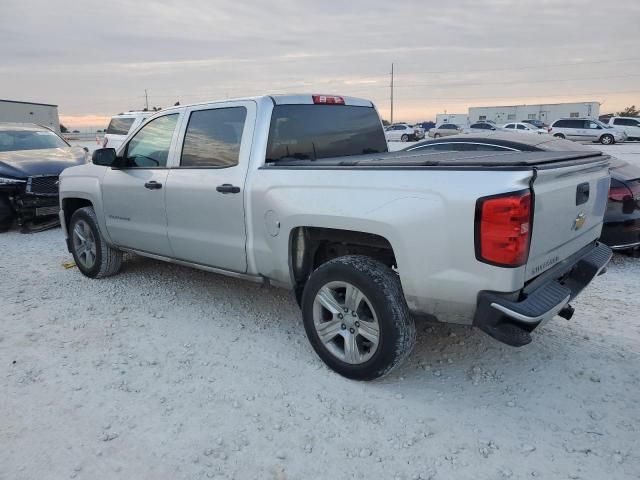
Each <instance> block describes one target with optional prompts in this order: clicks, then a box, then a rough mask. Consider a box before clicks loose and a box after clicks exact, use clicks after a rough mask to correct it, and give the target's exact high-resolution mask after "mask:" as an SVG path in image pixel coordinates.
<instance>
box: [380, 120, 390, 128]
mask: <svg viewBox="0 0 640 480" xmlns="http://www.w3.org/2000/svg"><path fill="white" fill-rule="evenodd" d="M382 125H384V126H385V127H386V126H387V125H391V124H390V123H389V121H388V120H385V119H382Z"/></svg>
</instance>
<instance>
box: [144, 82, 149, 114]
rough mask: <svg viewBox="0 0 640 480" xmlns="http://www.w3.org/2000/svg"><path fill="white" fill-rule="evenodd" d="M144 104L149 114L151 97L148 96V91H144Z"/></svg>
mask: <svg viewBox="0 0 640 480" xmlns="http://www.w3.org/2000/svg"><path fill="white" fill-rule="evenodd" d="M144 103H145V105H146V106H147V112H148V111H149V97H148V96H147V89H146V88H145V89H144Z"/></svg>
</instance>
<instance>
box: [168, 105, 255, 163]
mask: <svg viewBox="0 0 640 480" xmlns="http://www.w3.org/2000/svg"><path fill="white" fill-rule="evenodd" d="M246 117H247V109H246V108H244V107H230V108H215V109H211V110H198V111H195V112H192V113H191V116H190V117H189V124H188V125H187V131H186V133H185V136H184V144H183V147H182V157H181V159H180V166H182V167H232V166H234V165H237V164H238V158H239V156H240V143H241V142H242V130H243V129H244V121H245V119H246Z"/></svg>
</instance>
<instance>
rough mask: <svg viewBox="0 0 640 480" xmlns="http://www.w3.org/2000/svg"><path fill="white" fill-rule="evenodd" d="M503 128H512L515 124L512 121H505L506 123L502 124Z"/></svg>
mask: <svg viewBox="0 0 640 480" xmlns="http://www.w3.org/2000/svg"><path fill="white" fill-rule="evenodd" d="M504 128H511V129H514V128H516V126H515V125H514V124H513V123H507V124H506V125H505V126H504Z"/></svg>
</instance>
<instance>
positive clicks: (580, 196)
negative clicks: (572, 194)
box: [576, 182, 589, 205]
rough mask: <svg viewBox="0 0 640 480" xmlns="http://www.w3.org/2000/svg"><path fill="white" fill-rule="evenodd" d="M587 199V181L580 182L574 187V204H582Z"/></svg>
mask: <svg viewBox="0 0 640 480" xmlns="http://www.w3.org/2000/svg"><path fill="white" fill-rule="evenodd" d="M588 200H589V182H585V183H581V184H580V185H578V186H577V188H576V205H582V204H583V203H587V201H588Z"/></svg>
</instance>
